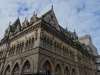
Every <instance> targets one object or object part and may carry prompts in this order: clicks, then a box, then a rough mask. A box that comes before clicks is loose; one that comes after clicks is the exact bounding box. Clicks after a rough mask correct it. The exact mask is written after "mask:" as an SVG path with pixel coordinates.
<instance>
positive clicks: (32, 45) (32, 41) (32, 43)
mask: <svg viewBox="0 0 100 75" xmlns="http://www.w3.org/2000/svg"><path fill="white" fill-rule="evenodd" d="M33 47H34V38H32V40H31V48H33Z"/></svg>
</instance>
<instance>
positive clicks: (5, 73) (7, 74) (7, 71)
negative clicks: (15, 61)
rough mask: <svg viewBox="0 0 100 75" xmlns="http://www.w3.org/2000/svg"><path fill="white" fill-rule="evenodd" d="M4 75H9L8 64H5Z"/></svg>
mask: <svg viewBox="0 0 100 75" xmlns="http://www.w3.org/2000/svg"><path fill="white" fill-rule="evenodd" d="M4 75H10V66H7V68H6V70H5V72H4Z"/></svg>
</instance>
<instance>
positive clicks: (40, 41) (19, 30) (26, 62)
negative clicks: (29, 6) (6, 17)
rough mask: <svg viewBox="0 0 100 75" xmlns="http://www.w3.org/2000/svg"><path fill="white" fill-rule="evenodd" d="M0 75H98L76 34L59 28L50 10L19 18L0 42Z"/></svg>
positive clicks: (92, 58) (90, 56)
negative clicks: (39, 15) (21, 21)
mask: <svg viewBox="0 0 100 75" xmlns="http://www.w3.org/2000/svg"><path fill="white" fill-rule="evenodd" d="M0 75H97V71H96V64H95V58H94V55H93V54H92V53H89V51H88V50H87V47H86V45H85V44H82V43H81V42H79V39H78V36H77V34H76V33H75V32H71V31H68V30H67V29H64V28H62V27H61V26H60V25H59V24H58V21H57V19H56V16H55V13H54V11H53V8H52V9H51V10H49V11H48V12H47V13H45V14H43V15H42V16H41V17H37V14H36V13H34V14H33V16H32V17H31V19H30V21H28V20H27V19H26V18H25V20H24V22H23V23H22V24H21V23H20V20H19V18H18V19H17V20H16V21H15V22H14V23H13V24H12V25H11V24H9V26H8V28H7V29H6V30H5V34H4V38H3V39H2V40H1V42H0Z"/></svg>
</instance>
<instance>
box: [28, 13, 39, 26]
mask: <svg viewBox="0 0 100 75" xmlns="http://www.w3.org/2000/svg"><path fill="white" fill-rule="evenodd" d="M37 20H38V17H37V14H36V13H35V12H34V13H33V16H32V17H31V20H30V25H32V24H33V23H35V22H36V21H37Z"/></svg>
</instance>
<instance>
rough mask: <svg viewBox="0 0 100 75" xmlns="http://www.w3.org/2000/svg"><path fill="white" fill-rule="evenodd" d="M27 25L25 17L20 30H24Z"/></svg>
mask: <svg viewBox="0 0 100 75" xmlns="http://www.w3.org/2000/svg"><path fill="white" fill-rule="evenodd" d="M28 25H29V22H28V20H27V19H26V17H25V20H24V22H23V23H22V28H26V27H27V26H28Z"/></svg>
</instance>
